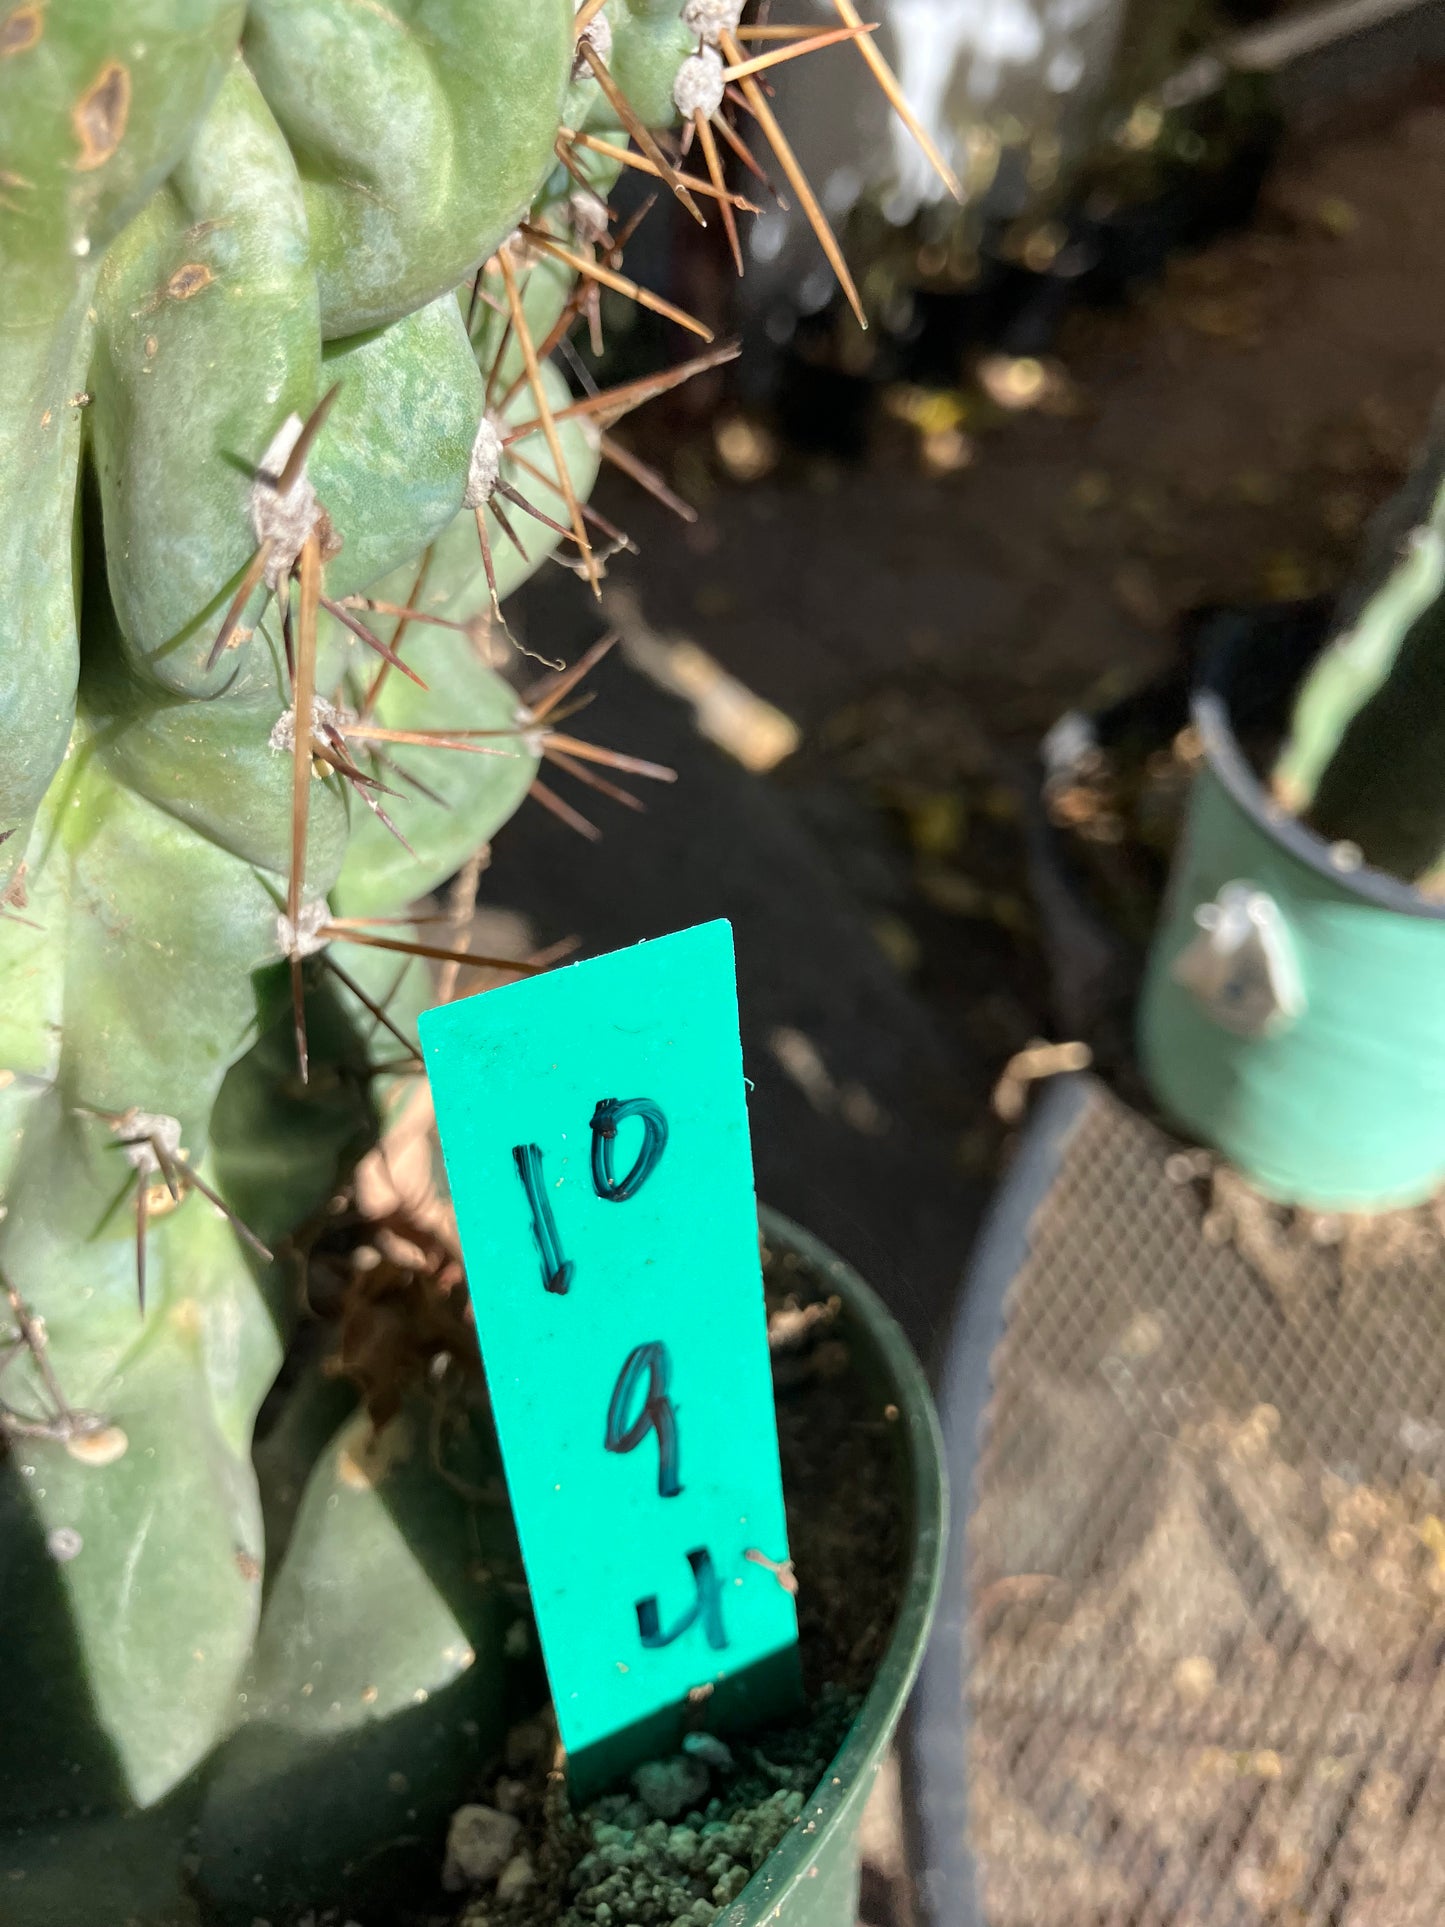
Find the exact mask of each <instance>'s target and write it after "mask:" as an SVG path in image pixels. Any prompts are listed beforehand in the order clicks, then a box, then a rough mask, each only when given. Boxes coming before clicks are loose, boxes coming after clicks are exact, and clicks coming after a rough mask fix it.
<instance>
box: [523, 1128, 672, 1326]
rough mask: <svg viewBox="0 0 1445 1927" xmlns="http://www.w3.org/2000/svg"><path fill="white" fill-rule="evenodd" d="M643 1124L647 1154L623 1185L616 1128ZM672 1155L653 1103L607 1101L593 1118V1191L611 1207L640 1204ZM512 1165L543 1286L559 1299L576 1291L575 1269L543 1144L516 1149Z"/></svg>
mask: <svg viewBox="0 0 1445 1927" xmlns="http://www.w3.org/2000/svg"><path fill="white" fill-rule="evenodd" d="M630 1117H635V1118H639V1119H640V1120H641V1122H642V1148H641V1150H640V1151H639V1152H638V1153H637V1156H636V1157H635V1158H634V1159H633V1161H632V1169H631V1170H630V1171H629V1172H628V1173H627V1175H626V1177H624V1178H621V1179H619V1178H618V1177H617V1175H616V1171H615V1169H614V1166H613V1152H614V1150H615V1148H616V1144H617V1127H618V1125H619V1124H621V1123H623V1122H624V1121H625V1120H626V1119H627V1118H630ZM666 1149H667V1119H666V1118H665V1117H664V1116H663V1114H662V1107H661V1105H658V1104H654V1103H653V1101H652V1099H651V1098H650V1097H627V1098H616V1097H604V1098H603V1100H602V1102H601V1103H600V1104H599V1105H598V1106H597V1109H596V1110H595V1111H594V1112H593V1113H592V1189H593V1190H594V1191H595V1192H596V1193H597V1195H598V1197H599V1198H601V1199H602V1200H603V1201H604V1202H605V1203H607V1204H626V1203H627V1201H628V1200H629V1199H630V1198H635V1197H636V1196H637V1194H638V1192H639V1191H640V1190H641V1189H642V1187H643V1185H644V1184H646V1182H647V1180H648V1179H649V1178H650V1177H651V1176H652V1174H653V1172H654V1171H655V1170H656V1169H657V1166H658V1162H659V1160H660V1159H661V1157H662V1154H663V1152H664V1151H665V1150H666ZM512 1159H513V1162H514V1163H515V1164H516V1167H517V1176H518V1177H519V1178H520V1179H521V1180H522V1189H523V1190H524V1191H525V1192H526V1194H527V1203H528V1205H529V1207H530V1209H531V1212H532V1236H533V1237H534V1238H535V1239H536V1240H537V1251H538V1254H539V1256H540V1257H541V1260H542V1283H543V1284H544V1285H545V1286H546V1288H547V1290H548V1291H554V1292H556V1293H557V1294H558V1296H559V1297H562V1296H565V1294H566V1293H567V1292H568V1291H569V1290H570V1289H571V1285H572V1280H573V1278H574V1276H575V1275H576V1269H577V1268H576V1266H575V1265H574V1264H573V1262H572V1260H571V1259H570V1258H568V1257H566V1256H565V1255H564V1254H563V1251H562V1237H561V1233H560V1232H559V1231H558V1229H557V1220H556V1217H555V1216H554V1214H553V1211H552V1200H551V1199H550V1198H549V1197H548V1195H547V1184H546V1178H545V1176H544V1174H543V1170H542V1147H541V1145H540V1144H514V1145H513V1146H512Z"/></svg>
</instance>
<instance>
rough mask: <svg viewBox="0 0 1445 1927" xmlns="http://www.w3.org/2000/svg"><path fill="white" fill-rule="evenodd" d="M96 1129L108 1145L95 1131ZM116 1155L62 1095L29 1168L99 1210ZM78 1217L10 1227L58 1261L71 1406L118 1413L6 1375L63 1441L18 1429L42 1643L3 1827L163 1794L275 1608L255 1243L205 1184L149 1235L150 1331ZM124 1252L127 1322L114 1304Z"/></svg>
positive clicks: (14, 1471) (26, 1620)
mask: <svg viewBox="0 0 1445 1927" xmlns="http://www.w3.org/2000/svg"><path fill="white" fill-rule="evenodd" d="M82 1132H84V1133H85V1134H86V1135H88V1136H90V1137H91V1138H92V1140H93V1141H92V1143H91V1144H88V1145H81V1144H79V1143H77V1138H78V1137H79V1136H80V1135H81V1133H82ZM102 1156H103V1152H102V1150H101V1146H100V1143H99V1141H98V1133H97V1129H96V1127H94V1126H90V1125H81V1124H78V1123H77V1121H76V1120H74V1119H73V1118H71V1117H68V1116H66V1115H65V1114H64V1113H63V1110H62V1108H61V1106H60V1104H59V1101H58V1100H56V1099H54V1098H47V1099H46V1100H44V1102H43V1106H42V1107H41V1108H40V1110H39V1113H38V1114H37V1112H35V1111H32V1113H31V1115H30V1117H29V1118H28V1120H27V1128H26V1152H25V1158H26V1162H27V1163H29V1164H30V1165H31V1169H30V1170H29V1171H28V1172H27V1171H26V1170H24V1169H23V1168H22V1169H21V1170H20V1171H19V1172H17V1173H16V1180H15V1181H16V1184H17V1186H22V1185H24V1184H25V1183H26V1182H27V1179H28V1181H29V1183H30V1184H31V1185H32V1186H33V1184H34V1183H35V1182H37V1181H38V1177H39V1172H38V1169H37V1167H38V1166H39V1164H40V1161H41V1160H45V1167H44V1168H45V1170H46V1179H45V1182H46V1185H47V1194H48V1196H49V1197H50V1198H51V1199H52V1200H53V1201H54V1206H55V1209H56V1212H57V1214H59V1213H60V1212H61V1211H62V1210H68V1211H70V1212H72V1213H74V1214H75V1222H76V1223H80V1222H85V1223H93V1222H95V1220H96V1218H97V1217H98V1216H99V1215H100V1214H102V1213H103V1212H104V1211H105V1210H106V1209H107V1208H108V1207H109V1206H110V1205H111V1204H112V1203H113V1202H114V1199H115V1193H116V1189H117V1174H118V1172H119V1171H123V1170H124V1165H123V1162H122V1160H120V1159H118V1158H116V1157H114V1156H112V1157H111V1158H110V1161H109V1168H108V1171H107V1172H106V1176H107V1178H108V1184H107V1185H106V1187H105V1189H104V1191H102V1187H101V1184H100V1182H99V1180H100V1177H101V1171H100V1169H99V1168H98V1167H99V1166H100V1164H101V1160H102ZM12 1195H14V1193H13V1192H12ZM12 1217H13V1213H12ZM68 1230H69V1227H62V1226H61V1225H60V1224H59V1223H52V1224H51V1225H48V1226H43V1227H36V1226H33V1225H32V1226H31V1227H30V1229H29V1231H28V1234H27V1235H26V1236H25V1238H24V1239H23V1241H22V1242H23V1244H24V1246H25V1249H23V1250H16V1249H15V1248H14V1246H15V1242H16V1241H15V1240H13V1239H12V1240H10V1241H9V1242H8V1245H7V1250H6V1270H7V1275H10V1276H12V1277H13V1276H14V1275H15V1273H16V1272H19V1271H21V1270H23V1269H24V1267H25V1264H26V1261H27V1260H35V1259H39V1260H40V1261H41V1262H42V1264H44V1262H45V1260H46V1259H47V1257H48V1259H49V1261H50V1265H49V1267H47V1269H48V1270H50V1272H51V1278H52V1284H53V1286H54V1287H55V1288H54V1289H52V1290H51V1291H50V1292H49V1293H48V1294H47V1299H48V1305H47V1313H46V1317H45V1329H46V1332H47V1334H48V1345H47V1350H48V1356H49V1362H50V1367H51V1370H52V1371H53V1372H54V1375H55V1380H56V1382H57V1383H58V1384H59V1386H60V1387H61V1389H62V1390H63V1391H64V1392H65V1393H66V1395H67V1398H68V1399H69V1400H70V1401H71V1405H72V1411H73V1412H74V1411H80V1410H89V1411H101V1412H103V1413H104V1424H103V1425H92V1426H90V1427H89V1429H87V1428H86V1427H85V1423H84V1422H83V1421H81V1420H78V1419H76V1418H75V1417H74V1416H73V1415H67V1414H66V1413H63V1412H59V1411H56V1410H55V1409H54V1406H53V1401H51V1400H50V1399H49V1397H48V1393H47V1390H46V1387H45V1386H44V1384H43V1382H41V1381H39V1380H38V1379H37V1377H36V1375H35V1374H34V1373H33V1372H32V1373H31V1374H29V1378H28V1382H27V1381H26V1374H25V1373H24V1372H21V1380H22V1382H21V1384H19V1385H11V1384H9V1379H10V1378H11V1377H13V1376H14V1374H15V1372H17V1371H20V1370H21V1368H20V1367H19V1366H16V1367H14V1368H13V1369H12V1373H11V1374H7V1396H8V1397H9V1398H10V1399H11V1400H13V1401H14V1402H15V1404H16V1406H17V1407H18V1408H19V1409H22V1410H24V1411H26V1412H27V1413H29V1414H30V1415H31V1417H32V1418H33V1419H35V1420H37V1421H38V1420H40V1419H42V1418H45V1419H49V1420H50V1421H51V1423H52V1424H53V1426H54V1427H55V1428H56V1436H54V1437H51V1438H45V1437H39V1438H26V1437H12V1439H11V1442H10V1447H9V1451H8V1453H7V1455H6V1457H5V1459H4V1461H3V1463H0V1619H3V1623H4V1624H5V1625H6V1626H7V1627H12V1628H13V1627H21V1626H23V1627H24V1629H25V1640H26V1650H27V1656H28V1657H27V1665H26V1666H24V1667H21V1668H17V1669H16V1677H15V1679H14V1680H12V1682H11V1689H10V1693H9V1696H8V1700H7V1717H8V1718H13V1719H15V1720H17V1721H23V1722H24V1730H26V1731H28V1732H30V1733H31V1734H32V1736H34V1737H33V1739H32V1743H31V1744H30V1745H29V1746H28V1747H27V1748H26V1749H25V1752H24V1754H23V1756H22V1755H19V1754H14V1753H11V1754H10V1755H9V1756H8V1757H7V1760H6V1762H5V1764H4V1766H3V1767H0V1819H3V1820H4V1821H5V1822H6V1823H10V1822H13V1821H15V1820H17V1819H20V1820H23V1819H26V1818H31V1817H35V1816H37V1815H39V1814H41V1813H46V1812H48V1813H51V1814H53V1813H55V1812H56V1811H61V1810H68V1809H70V1808H72V1807H74V1806H77V1805H91V1804H94V1805H103V1806H109V1807H113V1806H116V1805H128V1804H133V1805H141V1806H145V1805H149V1804H151V1803H153V1802H154V1801H156V1800H158V1799H160V1798H161V1797H163V1796H164V1795H165V1794H166V1793H167V1792H168V1791H169V1790H170V1789H171V1788H172V1787H173V1786H175V1785H176V1784H177V1783H178V1782H179V1781H180V1780H182V1779H183V1778H184V1777H185V1776H186V1774H188V1773H189V1772H190V1770H191V1769H192V1768H193V1767H194V1766H195V1764H196V1763H197V1762H198V1761H199V1760H200V1759H202V1758H203V1757H204V1756H205V1754H206V1753H207V1752H208V1751H209V1750H210V1748H211V1747H212V1746H213V1745H214V1742H215V1736H216V1733H217V1731H218V1730H219V1729H220V1728H221V1727H222V1726H223V1725H224V1724H225V1723H226V1721H227V1720H228V1718H229V1716H230V1695H231V1692H232V1690H233V1684H234V1680H235V1676H236V1673H237V1671H238V1669H239V1667H240V1666H241V1665H242V1664H243V1662H244V1660H245V1656H246V1654H247V1652H248V1651H249V1649H250V1645H251V1641H252V1639H253V1638H254V1634H255V1627H256V1623H257V1617H258V1613H259V1606H260V1597H259V1594H260V1585H259V1579H260V1570H261V1553H262V1548H261V1543H260V1530H259V1515H258V1511H257V1506H256V1500H255V1492H254V1484H253V1481H252V1477H251V1472H250V1463H249V1449H248V1448H249V1434H250V1424H251V1421H252V1419H253V1417H254V1413H255V1410H256V1407H257V1406H258V1405H259V1402H260V1398H261V1396H262V1393H263V1392H264V1390H265V1387H266V1385H267V1384H268V1383H269V1381H270V1379H271V1378H272V1377H273V1376H274V1374H275V1371H276V1368H277V1365H278V1364H279V1362H280V1357H281V1341H280V1335H279V1331H278V1326H277V1321H276V1318H275V1316H274V1314H273V1311H272V1309H271V1307H270V1305H269V1304H268V1303H267V1299H266V1295H265V1293H264V1291H263V1290H262V1288H261V1286H260V1285H259V1284H258V1282H257V1280H256V1278H255V1277H254V1275H253V1273H252V1270H251V1268H250V1266H249V1265H248V1264H247V1262H246V1260H245V1258H244V1256H243V1255H242V1247H241V1246H240V1245H239V1244H238V1242H237V1240H236V1238H235V1237H234V1236H233V1235H232V1232H231V1230H230V1228H229V1226H228V1225H227V1224H226V1223H225V1222H224V1220H222V1219H220V1218H219V1217H218V1216H217V1215H215V1214H214V1213H212V1212H210V1211H209V1210H208V1209H207V1208H206V1207H205V1205H204V1204H203V1202H202V1201H201V1200H200V1199H199V1198H197V1197H194V1196H192V1197H190V1198H188V1199H187V1201H186V1202H185V1203H184V1204H182V1205H181V1206H180V1207H179V1208H178V1209H177V1210H176V1211H175V1212H174V1213H173V1214H172V1216H170V1217H169V1218H167V1219H166V1220H165V1221H164V1222H163V1223H162V1224H161V1225H159V1226H158V1227H156V1228H155V1230H153V1232H152V1236H151V1241H150V1245H151V1249H150V1272H151V1301H152V1306H153V1313H152V1322H151V1323H150V1325H149V1326H148V1327H147V1328H145V1329H142V1328H140V1327H139V1325H138V1322H137V1319H136V1316H135V1300H134V1281H133V1277H132V1274H131V1267H130V1264H129V1262H128V1259H129V1252H128V1250H125V1248H124V1247H117V1246H116V1245H115V1244H108V1245H99V1246H97V1245H93V1244H92V1245H90V1246H88V1247H86V1246H80V1247H77V1243H76V1240H75V1238H74V1235H73V1233H72V1234H70V1235H63V1231H64V1232H68ZM47 1245H48V1247H49V1250H48V1252H47V1250H46V1249H45V1247H46V1246H47ZM122 1251H124V1255H125V1259H126V1262H125V1263H124V1265H123V1266H122V1264H121V1263H120V1262H119V1259H120V1255H121V1252H122ZM108 1259H109V1260H110V1262H107V1260H108ZM56 1265H61V1266H64V1267H65V1269H66V1272H67V1273H68V1275H67V1276H65V1277H64V1278H60V1277H55V1276H54V1275H53V1269H52V1268H53V1267H54V1266H56ZM122 1269H123V1271H124V1286H123V1290H124V1297H125V1300H126V1302H127V1304H128V1307H129V1313H130V1315H129V1318H128V1319H127V1320H125V1321H124V1331H122V1330H121V1328H120V1327H121V1323H122V1321H121V1320H120V1319H118V1318H115V1317H113V1316H112V1317H107V1315H106V1307H107V1304H108V1302H113V1296H114V1293H115V1291H116V1288H117V1287H118V1286H119V1285H120V1278H119V1276H118V1274H119V1273H120V1272H121V1271H122ZM87 1310H90V1311H93V1312H94V1314H95V1315H94V1317H93V1318H92V1319H90V1320H89V1321H87V1319H86V1318H85V1315H84V1314H85V1313H86V1311H87ZM238 1341H239V1342H238ZM82 1654H83V1660H81V1659H80V1655H82ZM82 1682H83V1684H82ZM17 1730H20V1729H19V1728H17Z"/></svg>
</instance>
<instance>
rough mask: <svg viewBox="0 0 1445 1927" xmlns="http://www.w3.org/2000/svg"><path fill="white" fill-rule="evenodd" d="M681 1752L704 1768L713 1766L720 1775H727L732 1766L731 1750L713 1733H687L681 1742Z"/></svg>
mask: <svg viewBox="0 0 1445 1927" xmlns="http://www.w3.org/2000/svg"><path fill="white" fill-rule="evenodd" d="M682 1750H683V1752H684V1753H690V1754H691V1755H692V1756H693V1758H694V1759H695V1760H701V1761H702V1762H703V1764H704V1765H705V1766H715V1767H716V1768H717V1769H718V1771H719V1772H720V1773H727V1772H728V1771H729V1770H730V1769H731V1767H732V1764H733V1756H732V1748H731V1747H729V1746H727V1745H726V1744H725V1743H724V1742H723V1741H722V1740H720V1739H718V1737H717V1735H716V1734H715V1733H689V1734H688V1735H687V1736H686V1738H685V1739H684V1740H683V1743H682Z"/></svg>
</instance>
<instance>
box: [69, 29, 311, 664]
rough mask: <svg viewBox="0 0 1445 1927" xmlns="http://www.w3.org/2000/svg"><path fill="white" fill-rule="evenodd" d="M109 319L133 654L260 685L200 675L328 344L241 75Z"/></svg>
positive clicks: (145, 229) (307, 264)
mask: <svg viewBox="0 0 1445 1927" xmlns="http://www.w3.org/2000/svg"><path fill="white" fill-rule="evenodd" d="M98 308H99V313H100V326H99V338H98V342H97V355H96V362H95V367H94V372H93V381H94V386H95V400H94V402H93V404H92V408H91V423H90V426H91V440H92V450H93V456H94V464H95V473H96V478H97V481H98V482H99V486H100V497H101V505H102V511H103V520H104V539H105V553H106V563H107V570H108V574H109V580H110V590H111V595H112V598H113V600H114V604H115V609H116V614H117V616H118V618H119V622H120V628H121V633H122V636H123V637H124V639H125V642H126V646H127V654H128V655H129V656H130V658H131V660H132V661H133V662H134V663H135V664H136V665H137V667H145V668H147V669H148V670H149V672H150V675H151V676H152V677H153V678H154V679H155V680H156V681H157V682H159V683H160V684H161V686H162V687H164V688H167V689H171V690H175V691H177V692H179V693H182V694H187V695H210V694H213V693H215V692H216V691H217V690H219V689H221V688H235V687H236V679H237V673H238V670H239V672H240V677H241V687H243V688H244V687H246V686H248V685H253V684H254V681H255V680H256V678H257V677H258V676H263V675H266V674H267V673H268V672H269V668H270V665H269V664H267V665H265V666H264V667H263V666H262V665H261V664H260V663H259V662H255V663H253V664H250V665H248V663H247V662H246V660H245V659H244V658H242V659H238V660H228V661H225V662H223V663H221V664H218V665H217V667H216V668H215V669H214V670H208V669H207V667H206V659H207V657H208V655H209V653H210V645H211V641H212V635H213V632H214V628H215V626H216V624H217V623H218V622H219V619H220V609H221V608H222V607H223V606H224V602H225V599H226V592H227V590H228V588H234V586H235V581H236V579H237V578H238V577H239V575H240V572H241V570H242V569H243V568H244V566H245V564H246V562H247V561H248V560H249V558H250V555H251V552H252V549H253V548H254V546H255V544H254V541H253V540H252V537H251V530H250V527H249V520H248V516H247V500H248V495H249V491H250V487H251V478H250V474H249V472H248V465H249V464H251V463H254V462H255V461H256V460H257V459H258V458H259V457H260V455H261V453H262V451H263V450H264V448H265V446H266V444H267V442H268V441H269V440H270V438H271V436H272V434H273V433H274V432H275V429H276V427H277V426H278V424H279V423H280V422H281V421H282V420H283V419H284V417H285V416H286V414H287V413H288V411H291V410H296V411H298V412H300V413H302V414H304V413H305V412H306V411H307V410H308V409H309V408H310V407H311V405H312V403H313V402H314V401H315V399H316V397H317V395H318V393H319V392H320V388H321V334H320V322H319V316H318V311H317V299H316V283H315V277H314V275H313V273H312V268H311V250H310V242H309V239H308V235H307V229H306V214H305V209H304V206H303V204H302V198H301V185H300V181H299V180H298V178H297V175H296V168H295V164H294V163H293V161H292V159H291V154H290V150H289V149H288V147H287V146H286V143H285V141H284V139H283V138H282V136H281V132H280V130H279V128H278V127H277V126H276V123H275V121H274V120H273V119H272V117H271V114H270V111H269V109H268V108H267V106H266V103H265V101H264V100H263V99H262V98H261V94H260V91H259V89H258V88H257V86H256V84H255V82H254V81H253V80H252V79H251V77H250V75H249V74H248V73H247V71H246V69H245V68H244V67H243V66H242V64H241V63H240V61H239V60H234V59H233V61H232V63H231V65H230V68H229V70H228V72H227V75H226V79H225V81H224V83H223V85H222V87H221V90H220V92H219V94H218V95H217V97H216V100H215V102H214V104H213V105H212V107H211V110H210V112H209V113H208V114H207V116H206V118H205V120H204V122H203V123H202V124H201V127H200V128H199V130H198V133H197V138H196V141H195V143H194V145H193V146H192V148H191V150H190V152H189V154H188V155H187V156H186V158H185V160H184V161H183V162H182V164H181V165H180V166H179V167H178V168H177V169H176V170H175V172H174V173H173V174H172V176H171V178H170V180H169V181H168V182H167V183H166V185H165V187H164V188H162V189H161V191H160V192H159V193H158V194H157V195H156V196H155V197H154V198H153V199H152V200H151V202H150V203H149V205H148V206H147V207H146V209H145V211H144V213H143V214H142V215H141V216H140V217H139V218H138V219H137V220H135V221H134V222H132V223H131V225H130V227H129V228H128V229H127V230H126V232H125V234H124V235H123V236H122V238H121V240H120V241H119V242H118V243H117V244H116V246H115V247H114V248H113V249H112V250H111V253H110V255H109V257H108V258H107V260H106V264H105V269H104V272H103V274H102V277H101V286H100V292H99V300H98ZM256 653H258V654H259V652H256ZM270 680H271V681H272V683H273V686H274V676H271V677H270Z"/></svg>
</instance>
